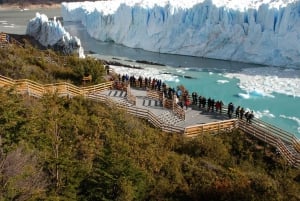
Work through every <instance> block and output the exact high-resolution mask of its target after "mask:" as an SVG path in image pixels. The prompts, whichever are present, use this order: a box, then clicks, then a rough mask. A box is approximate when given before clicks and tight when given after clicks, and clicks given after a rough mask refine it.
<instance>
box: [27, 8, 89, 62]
mask: <svg viewBox="0 0 300 201" xmlns="http://www.w3.org/2000/svg"><path fill="white" fill-rule="evenodd" d="M26 35H29V36H32V37H34V38H35V39H36V40H37V41H39V43H40V44H41V45H43V46H44V47H51V48H54V49H58V50H59V51H61V52H62V53H64V54H73V53H77V54H78V56H79V57H80V58H84V57H85V55H84V50H83V47H82V46H81V41H80V39H79V38H77V37H76V36H75V37H73V36H71V35H70V34H69V33H68V32H67V31H66V30H65V29H64V28H63V26H62V25H61V23H60V21H59V20H56V18H54V19H53V20H49V19H48V17H47V16H46V15H44V14H40V13H36V17H35V18H33V19H31V20H30V21H29V23H28V24H27V28H26Z"/></svg>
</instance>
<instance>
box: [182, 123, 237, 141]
mask: <svg viewBox="0 0 300 201" xmlns="http://www.w3.org/2000/svg"><path fill="white" fill-rule="evenodd" d="M236 127H237V119H230V120H224V121H218V122H211V123H206V124H197V125H192V126H188V127H186V128H185V129H184V135H185V136H189V137H190V136H196V135H199V134H204V133H208V132H209V133H217V134H219V133H220V132H224V131H227V132H228V131H232V130H233V129H234V128H236Z"/></svg>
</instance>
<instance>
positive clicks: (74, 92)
mask: <svg viewBox="0 0 300 201" xmlns="http://www.w3.org/2000/svg"><path fill="white" fill-rule="evenodd" d="M112 86H113V82H111V81H110V82H106V83H102V84H98V85H94V86H90V87H77V86H75V85H72V84H70V83H66V82H61V83H54V84H45V85H43V84H39V83H37V82H34V81H31V80H28V79H20V80H13V79H10V78H7V77H5V76H2V75H0V87H15V89H16V91H17V92H18V93H20V94H28V95H29V96H34V97H38V98H39V97H42V96H43V95H44V94H46V93H58V95H61V96H68V97H73V96H84V97H85V98H90V99H92V100H96V101H101V102H104V103H106V104H110V103H112V102H114V101H113V100H112V99H110V98H109V97H108V96H106V95H104V96H103V95H101V94H100V93H98V92H101V91H104V90H108V89H111V88H112ZM127 92H129V95H130V94H131V92H130V87H127ZM134 98H135V97H134ZM175 105H177V104H175ZM116 106H117V107H118V108H121V109H125V110H126V112H128V113H130V114H132V115H135V116H137V117H140V118H144V119H147V120H148V121H149V122H150V123H151V124H152V125H154V126H155V127H157V128H160V129H161V130H162V131H165V132H176V133H182V134H184V136H189V137H192V136H195V135H199V134H203V133H205V132H208V133H220V132H221V131H222V132H223V131H231V130H232V129H234V128H239V129H240V130H242V131H244V132H245V133H248V134H251V135H253V136H255V137H257V138H258V139H260V140H262V141H264V142H266V143H268V144H270V145H272V146H274V147H276V148H278V149H279V151H280V153H282V155H283V156H284V157H285V158H286V159H287V160H288V161H289V163H290V164H292V165H293V166H295V167H298V168H299V167H300V152H299V150H300V143H299V139H297V138H296V137H295V136H293V135H291V134H290V133H288V132H286V131H283V130H281V129H279V128H276V127H275V126H272V125H270V124H268V123H264V122H262V121H259V120H257V119H254V120H253V121H252V122H251V123H248V122H246V121H245V120H241V119H230V120H225V121H219V122H212V123H206V124H200V125H193V126H188V127H185V128H183V127H179V126H174V125H169V124H165V123H164V122H163V121H162V120H160V119H159V118H158V117H157V116H156V115H154V114H153V113H152V112H151V111H150V110H148V109H142V108H138V107H136V106H135V105H130V106H129V105H127V104H126V103H116ZM178 107H179V106H178ZM174 108H175V106H174ZM291 149H293V150H295V151H294V152H293V151H291Z"/></svg>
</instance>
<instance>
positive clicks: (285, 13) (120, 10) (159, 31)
mask: <svg viewBox="0 0 300 201" xmlns="http://www.w3.org/2000/svg"><path fill="white" fill-rule="evenodd" d="M62 16H63V18H64V20H67V21H80V22H81V23H82V24H83V25H84V26H86V28H87V31H88V33H89V34H90V35H91V36H92V37H94V38H96V39H98V40H102V41H114V42H115V43H118V44H123V45H125V46H128V47H132V48H142V49H145V50H149V51H154V52H161V53H170V54H182V55H191V56H198V57H206V58H215V59H224V60H232V61H241V62H249V63H258V64H266V65H272V66H293V67H298V68H300V1H297V0H261V1H257V0H189V1H179V0H114V1H99V2H78V3H63V4H62Z"/></svg>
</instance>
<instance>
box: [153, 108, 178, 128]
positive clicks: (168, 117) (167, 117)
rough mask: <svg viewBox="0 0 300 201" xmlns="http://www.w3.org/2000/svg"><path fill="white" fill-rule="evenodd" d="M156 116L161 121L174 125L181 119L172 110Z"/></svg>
mask: <svg viewBox="0 0 300 201" xmlns="http://www.w3.org/2000/svg"><path fill="white" fill-rule="evenodd" d="M158 118H159V119H160V120H161V121H163V122H164V123H165V124H169V125H175V124H177V123H178V122H181V121H182V120H181V119H179V118H178V117H177V116H176V115H175V114H173V112H170V111H166V112H164V113H162V114H161V115H159V116H158Z"/></svg>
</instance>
